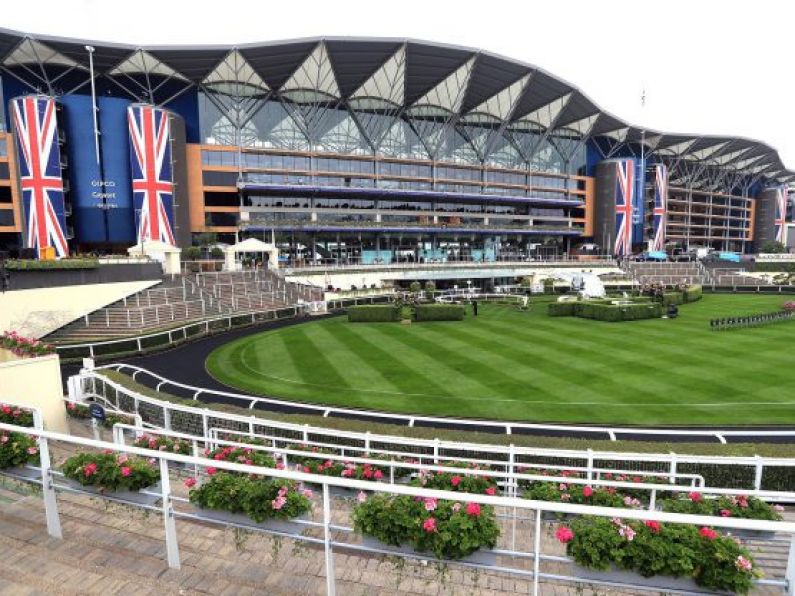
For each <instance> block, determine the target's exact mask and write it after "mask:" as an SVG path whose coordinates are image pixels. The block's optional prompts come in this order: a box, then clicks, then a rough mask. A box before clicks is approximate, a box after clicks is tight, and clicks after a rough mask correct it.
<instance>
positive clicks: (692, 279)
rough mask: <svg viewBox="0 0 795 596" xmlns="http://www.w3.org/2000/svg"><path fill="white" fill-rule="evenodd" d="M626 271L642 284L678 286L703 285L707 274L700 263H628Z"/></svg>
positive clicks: (625, 267)
mask: <svg viewBox="0 0 795 596" xmlns="http://www.w3.org/2000/svg"><path fill="white" fill-rule="evenodd" d="M624 270H625V271H626V272H627V273H628V274H630V275H632V277H633V279H635V280H636V281H637V282H638V283H640V284H655V283H656V284H663V285H665V286H676V285H679V284H681V283H686V284H703V283H704V279H705V273H704V270H703V269H702V267H701V265H700V264H699V263H650V262H632V261H630V262H628V263H627V264H626V265H625V266H624Z"/></svg>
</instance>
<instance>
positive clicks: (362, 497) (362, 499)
mask: <svg viewBox="0 0 795 596" xmlns="http://www.w3.org/2000/svg"><path fill="white" fill-rule="evenodd" d="M356 500H357V501H358V502H359V503H364V502H365V501H366V500H367V495H366V494H365V493H364V491H363V490H360V491H359V494H358V495H356Z"/></svg>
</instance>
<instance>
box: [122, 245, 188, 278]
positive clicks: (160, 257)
mask: <svg viewBox="0 0 795 596" xmlns="http://www.w3.org/2000/svg"><path fill="white" fill-rule="evenodd" d="M127 254H128V255H130V256H131V257H140V256H146V257H149V258H150V259H152V260H153V261H159V262H160V263H161V264H162V265H163V273H167V274H173V273H176V274H179V273H180V272H181V268H180V255H181V254H182V249H181V248H179V247H178V246H174V245H172V244H168V243H166V242H161V241H160V240H144V241H143V242H139V243H138V244H136V245H135V246H131V247H130V248H128V249H127Z"/></svg>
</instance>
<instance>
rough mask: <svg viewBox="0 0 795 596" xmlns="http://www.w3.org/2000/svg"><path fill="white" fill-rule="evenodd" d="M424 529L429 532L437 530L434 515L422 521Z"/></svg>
mask: <svg viewBox="0 0 795 596" xmlns="http://www.w3.org/2000/svg"><path fill="white" fill-rule="evenodd" d="M422 529H423V530H425V531H426V532H428V534H432V533H434V532H435V531H436V519H434V518H433V517H429V518H428V519H426V520H425V521H424V522H422Z"/></svg>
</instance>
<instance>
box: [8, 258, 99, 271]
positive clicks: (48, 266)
mask: <svg viewBox="0 0 795 596" xmlns="http://www.w3.org/2000/svg"><path fill="white" fill-rule="evenodd" d="M97 267H99V261H98V260H97V259H82V258H78V259H60V260H58V261H40V260H38V259H9V260H8V261H6V269H8V270H9V271H42V270H55V269H96V268H97Z"/></svg>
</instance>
